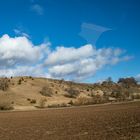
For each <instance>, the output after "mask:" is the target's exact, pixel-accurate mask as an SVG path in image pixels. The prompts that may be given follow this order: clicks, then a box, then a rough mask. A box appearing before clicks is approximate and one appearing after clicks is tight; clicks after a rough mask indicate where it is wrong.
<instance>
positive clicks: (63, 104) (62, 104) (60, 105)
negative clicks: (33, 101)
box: [48, 103, 68, 108]
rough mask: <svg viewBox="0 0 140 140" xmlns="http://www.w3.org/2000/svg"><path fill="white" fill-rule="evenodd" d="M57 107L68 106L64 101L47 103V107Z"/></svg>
mask: <svg viewBox="0 0 140 140" xmlns="http://www.w3.org/2000/svg"><path fill="white" fill-rule="evenodd" d="M58 107H68V105H67V104H66V103H61V104H57V103H54V104H50V105H48V108H58Z"/></svg>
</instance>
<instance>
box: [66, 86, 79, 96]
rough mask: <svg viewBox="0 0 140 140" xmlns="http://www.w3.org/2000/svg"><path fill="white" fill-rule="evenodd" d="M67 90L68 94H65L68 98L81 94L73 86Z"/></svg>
mask: <svg viewBox="0 0 140 140" xmlns="http://www.w3.org/2000/svg"><path fill="white" fill-rule="evenodd" d="M66 91H67V94H65V95H64V96H65V97H68V98H76V97H77V96H78V95H79V94H80V93H79V91H78V90H75V89H73V88H69V89H66Z"/></svg>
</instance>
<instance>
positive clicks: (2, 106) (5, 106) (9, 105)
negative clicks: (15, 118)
mask: <svg viewBox="0 0 140 140" xmlns="http://www.w3.org/2000/svg"><path fill="white" fill-rule="evenodd" d="M12 109H14V108H13V102H9V101H1V102H0V110H12Z"/></svg>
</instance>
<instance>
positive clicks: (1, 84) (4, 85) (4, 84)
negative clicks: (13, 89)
mask: <svg viewBox="0 0 140 140" xmlns="http://www.w3.org/2000/svg"><path fill="white" fill-rule="evenodd" d="M8 88H9V82H8V79H7V78H2V79H0V90H3V91H6V90H7V89H8Z"/></svg>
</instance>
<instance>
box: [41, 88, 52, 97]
mask: <svg viewBox="0 0 140 140" xmlns="http://www.w3.org/2000/svg"><path fill="white" fill-rule="evenodd" d="M40 93H41V94H42V95H43V96H48V97H51V96H52V94H53V93H52V89H51V88H49V87H46V86H45V87H43V88H42V90H41V91H40Z"/></svg>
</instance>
